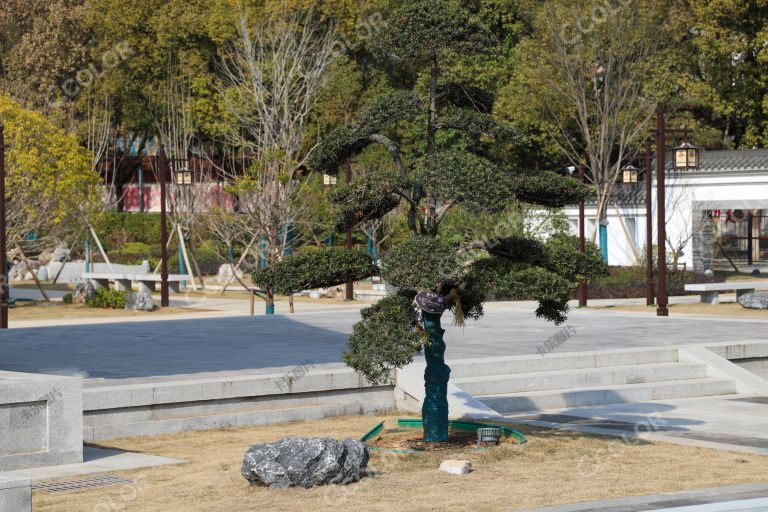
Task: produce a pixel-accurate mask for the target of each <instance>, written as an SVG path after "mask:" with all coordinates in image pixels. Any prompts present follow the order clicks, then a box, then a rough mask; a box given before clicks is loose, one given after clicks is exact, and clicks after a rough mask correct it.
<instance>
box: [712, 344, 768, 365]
mask: <svg viewBox="0 0 768 512" xmlns="http://www.w3.org/2000/svg"><path fill="white" fill-rule="evenodd" d="M706 348H707V349H709V350H710V351H712V352H714V353H715V354H717V355H718V356H720V357H722V358H725V359H728V360H729V361H732V360H735V359H752V358H756V357H768V342H766V341H758V340H755V341H741V342H732V343H730V342H729V343H715V344H711V345H707V346H706Z"/></svg>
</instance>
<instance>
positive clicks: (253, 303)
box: [248, 288, 256, 316]
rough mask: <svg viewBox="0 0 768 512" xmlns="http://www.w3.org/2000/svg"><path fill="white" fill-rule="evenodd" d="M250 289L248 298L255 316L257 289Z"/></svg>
mask: <svg viewBox="0 0 768 512" xmlns="http://www.w3.org/2000/svg"><path fill="white" fill-rule="evenodd" d="M249 291H250V293H249V295H250V296H249V297H248V299H249V302H250V306H251V316H253V315H255V314H256V289H255V288H250V289H249Z"/></svg>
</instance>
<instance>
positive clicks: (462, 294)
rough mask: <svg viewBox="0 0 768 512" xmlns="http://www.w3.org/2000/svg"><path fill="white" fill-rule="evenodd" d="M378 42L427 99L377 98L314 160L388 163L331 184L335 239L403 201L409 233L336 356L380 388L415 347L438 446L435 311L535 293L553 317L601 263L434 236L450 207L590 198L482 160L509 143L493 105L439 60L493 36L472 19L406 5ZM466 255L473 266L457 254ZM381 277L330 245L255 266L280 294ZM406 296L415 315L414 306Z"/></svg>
mask: <svg viewBox="0 0 768 512" xmlns="http://www.w3.org/2000/svg"><path fill="white" fill-rule="evenodd" d="M375 46H376V47H377V49H378V50H379V51H380V52H381V53H383V54H385V55H388V56H390V57H396V58H398V59H402V60H404V61H408V62H409V63H412V64H413V65H416V66H423V67H424V68H425V69H427V70H428V76H429V84H428V87H427V91H426V97H422V96H420V95H419V94H416V93H414V92H410V91H398V92H393V93H388V94H383V95H381V96H379V97H377V98H376V99H375V100H374V101H373V102H372V103H371V104H370V105H369V106H368V107H367V108H366V109H364V110H363V111H362V112H361V114H360V115H359V116H358V117H357V119H356V120H355V122H354V123H352V124H350V125H347V126H341V127H339V128H337V129H335V130H334V131H333V132H332V133H331V134H329V135H328V137H326V139H325V140H323V141H322V143H321V144H320V146H319V147H318V148H317V149H316V150H315V151H314V153H313V155H312V157H311V158H310V166H311V167H312V168H314V170H316V171H320V172H324V173H327V174H336V173H338V171H339V169H341V168H343V167H344V166H345V165H347V164H348V162H349V161H350V159H351V158H353V157H355V156H356V155H359V154H360V153H361V152H363V151H365V150H366V148H368V147H369V146H371V145H377V144H378V145H383V146H384V148H386V150H387V151H388V152H389V154H390V155H391V157H392V160H393V162H394V168H395V169H396V170H381V171H377V172H373V173H368V174H366V175H364V176H362V177H360V178H357V179H355V180H353V181H352V182H351V183H350V184H348V185H345V186H343V187H340V188H339V189H338V190H337V191H336V192H335V193H334V196H333V198H332V199H333V200H334V201H335V202H336V203H337V206H338V210H337V219H336V220H337V229H338V230H340V231H343V230H346V229H348V228H350V227H354V226H357V225H359V224H360V223H363V222H366V221H368V220H371V219H376V218H380V217H382V216H384V215H385V214H387V213H388V212H390V211H392V210H393V209H395V208H397V207H398V206H400V205H401V204H402V205H404V207H405V208H406V209H407V213H408V215H407V217H408V227H409V230H410V232H411V237H410V238H409V239H407V240H406V241H404V242H402V243H400V244H398V245H397V246H395V247H394V248H393V249H392V250H391V251H390V252H389V254H387V255H386V256H385V257H384V259H383V261H382V266H381V269H380V271H381V275H382V276H383V277H384V278H385V279H386V280H387V281H388V282H389V283H391V284H392V285H394V286H396V287H397V288H398V289H399V291H398V293H397V294H396V295H394V296H391V297H387V298H384V299H382V300H381V301H379V302H378V303H377V304H375V305H373V306H371V307H369V308H366V309H364V310H363V311H362V320H361V321H360V322H358V323H357V324H355V326H354V328H353V332H352V335H351V336H350V338H349V341H348V346H347V351H346V353H345V354H344V356H343V359H344V361H345V362H346V363H347V364H348V365H349V366H351V367H352V368H354V369H355V370H357V371H359V372H361V373H362V374H364V375H365V376H366V377H367V378H368V380H369V381H371V382H373V383H381V382H384V381H386V380H387V379H388V378H389V376H390V373H391V371H392V370H393V369H394V368H400V367H403V366H405V365H407V364H408V363H410V362H411V361H413V359H414V357H415V356H416V354H417V353H418V352H419V351H420V350H422V349H423V350H424V353H425V356H426V361H427V368H426V371H425V375H424V379H425V389H426V398H425V401H424V406H423V410H422V415H423V419H424V439H425V441H426V442H442V441H446V440H447V438H448V402H447V384H448V379H449V376H450V369H449V368H448V366H447V365H446V364H445V361H444V357H443V355H444V352H445V343H444V340H443V333H444V330H443V329H442V328H441V324H440V322H441V316H442V312H443V309H450V310H451V311H452V312H453V313H454V316H455V320H456V321H457V322H458V323H459V324H461V323H463V321H464V319H465V318H469V319H473V320H476V319H479V318H480V317H481V316H482V313H483V306H482V304H483V301H484V300H485V299H486V297H488V296H496V297H509V298H513V299H521V298H525V299H528V298H530V297H535V298H537V299H538V301H539V307H538V309H537V310H536V314H537V316H540V317H544V318H546V319H548V320H551V321H554V322H555V323H560V322H563V321H564V320H565V314H566V312H567V310H568V305H567V302H568V300H569V298H570V297H571V294H572V292H573V289H574V287H575V284H576V282H577V280H578V279H579V278H580V277H592V276H593V275H596V274H600V273H602V272H603V271H604V268H605V267H604V265H603V264H602V262H601V260H600V257H599V254H598V253H597V251H596V250H595V249H594V247H593V246H590V248H589V250H588V251H587V252H586V253H585V254H581V253H579V251H578V247H577V243H576V241H575V240H574V239H572V238H570V237H562V236H558V237H554V238H552V239H550V240H549V241H547V242H545V243H542V242H539V241H537V240H531V239H526V238H522V237H512V238H496V239H493V240H485V241H476V242H473V243H469V244H466V245H464V246H455V245H452V244H450V243H448V242H446V241H444V240H442V239H441V238H440V236H439V235H440V225H441V221H442V220H443V218H444V216H445V214H446V213H447V212H448V211H449V210H451V209H452V208H463V209H465V210H466V211H467V212H469V213H471V214H475V215H479V214H484V213H494V212H499V211H501V210H503V209H504V208H505V207H506V206H508V205H509V204H510V203H511V202H512V201H515V200H517V201H524V202H528V203H532V204H536V205H541V206H542V207H561V206H564V205H567V204H574V203H577V202H579V201H580V200H582V199H584V198H586V197H588V196H589V195H590V190H589V188H587V187H585V186H583V185H582V184H580V183H579V182H577V181H576V180H572V179H568V178H565V177H563V176H561V175H558V174H555V173H551V172H527V171H521V170H516V169H510V168H508V167H507V166H505V165H504V163H503V161H500V160H498V159H495V158H493V157H492V156H491V155H493V154H494V152H493V151H492V150H493V147H494V146H497V149H498V146H499V145H501V144H510V143H515V142H516V140H517V135H516V134H515V133H514V132H513V131H512V130H510V129H509V128H507V127H505V126H503V125H501V124H499V123H497V122H496V121H495V120H494V118H493V116H492V115H491V111H492V106H493V105H492V102H493V99H492V97H491V96H490V95H489V94H487V93H485V92H483V91H480V90H477V89H474V88H472V87H467V86H462V85H460V84H456V83H450V82H446V83H443V82H442V81H441V67H440V63H441V60H442V59H444V58H446V57H449V56H451V55H457V54H458V55H469V54H478V55H479V54H482V53H483V52H487V51H489V50H492V49H493V46H494V41H493V38H492V36H491V35H490V32H488V31H487V30H486V29H485V28H484V27H483V26H481V25H480V24H478V23H477V22H476V21H475V20H474V19H473V18H472V16H471V13H469V12H468V11H466V10H465V9H463V8H461V7H458V6H457V5H456V4H455V3H454V2H450V1H448V0H421V1H418V2H415V3H412V4H410V5H407V6H405V7H403V8H401V9H400V10H399V11H397V12H396V13H395V14H394V15H393V16H392V18H391V20H390V21H389V23H388V24H386V25H385V26H383V27H382V28H381V29H380V30H379V32H378V33H377V35H376V37H375ZM478 58H482V57H478ZM414 124H416V125H419V124H420V125H421V126H422V131H421V133H422V134H423V136H424V137H425V144H423V145H421V146H420V147H423V154H422V155H420V156H418V157H417V158H414V157H413V156H411V155H410V154H409V155H404V154H403V152H401V145H400V143H399V142H398V141H397V137H396V134H397V127H398V126H403V125H406V126H408V127H409V128H410V130H409V133H411V132H412V131H413V130H412V127H413V125H414ZM496 154H498V152H496ZM406 156H407V158H406ZM468 253H471V254H472V256H473V257H472V259H471V261H467V260H468V258H466V257H465V255H466V254H468ZM377 271H378V269H377V268H376V267H375V266H374V264H373V262H372V261H371V260H370V259H369V258H368V257H367V256H366V255H364V254H362V253H358V252H355V251H350V250H347V249H341V248H333V249H330V250H327V251H320V252H313V253H310V254H307V255H301V256H295V257H291V258H286V259H285V260H283V261H282V262H280V263H278V264H275V265H273V266H272V267H270V268H268V269H264V270H261V271H258V272H256V273H255V275H254V281H255V282H256V283H257V284H259V285H261V286H264V287H271V288H273V289H275V290H276V291H277V293H282V294H288V293H295V292H298V291H300V290H304V289H308V288H313V287H324V286H333V285H337V284H340V283H342V282H345V281H346V280H347V279H349V278H352V279H360V278H361V277H364V276H368V275H372V274H373V273H374V272H377ZM417 294H418V297H417ZM415 297H416V298H417V299H418V300H417V303H418V304H419V306H421V308H420V309H421V311H417V308H416V307H414V298H415Z"/></svg>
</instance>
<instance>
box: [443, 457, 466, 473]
mask: <svg viewBox="0 0 768 512" xmlns="http://www.w3.org/2000/svg"><path fill="white" fill-rule="evenodd" d="M440 471H445V472H446V473H451V474H452V475H466V474H467V473H470V472H471V471H472V463H471V462H470V461H468V460H450V459H449V460H444V461H443V463H442V464H440Z"/></svg>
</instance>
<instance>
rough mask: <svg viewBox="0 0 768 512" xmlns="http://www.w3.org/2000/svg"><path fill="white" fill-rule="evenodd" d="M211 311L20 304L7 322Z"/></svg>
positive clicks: (56, 303) (39, 303)
mask: <svg viewBox="0 0 768 512" xmlns="http://www.w3.org/2000/svg"><path fill="white" fill-rule="evenodd" d="M203 311H211V310H206V309H192V308H158V309H156V310H155V311H127V310H124V309H102V308H89V307H88V306H84V305H82V304H64V303H62V302H58V301H54V302H44V301H35V302H21V301H19V302H18V303H17V306H16V307H15V308H11V309H9V310H8V314H9V317H8V318H9V320H10V321H11V322H13V321H15V320H17V321H20V320H58V319H62V318H65V319H70V318H108V317H146V316H157V315H173V314H178V313H194V312H203Z"/></svg>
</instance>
